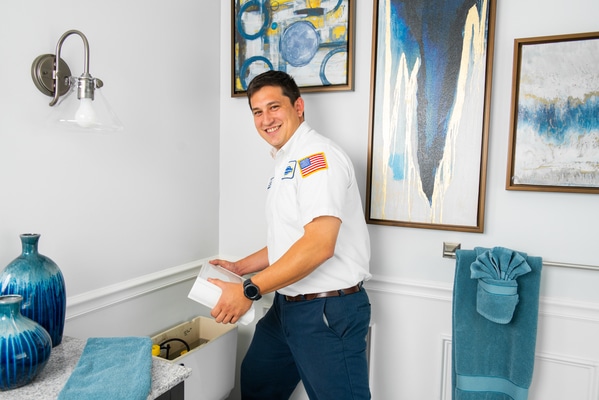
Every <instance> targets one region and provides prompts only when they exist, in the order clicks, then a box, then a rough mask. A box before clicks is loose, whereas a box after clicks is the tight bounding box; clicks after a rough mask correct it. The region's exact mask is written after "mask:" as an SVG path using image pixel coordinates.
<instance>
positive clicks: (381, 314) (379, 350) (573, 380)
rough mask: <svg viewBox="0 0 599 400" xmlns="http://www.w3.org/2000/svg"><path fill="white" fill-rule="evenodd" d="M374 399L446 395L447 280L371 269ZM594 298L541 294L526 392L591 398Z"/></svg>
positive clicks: (595, 354)
mask: <svg viewBox="0 0 599 400" xmlns="http://www.w3.org/2000/svg"><path fill="white" fill-rule="evenodd" d="M365 287H366V288H367V290H368V293H369V295H370V298H371V303H372V304H373V321H372V322H373V323H374V324H376V327H377V329H376V332H374V335H373V338H372V345H373V347H372V352H373V354H372V368H373V370H372V371H371V373H372V385H371V386H372V394H373V397H372V398H373V399H374V400H386V399H400V400H401V399H440V400H451V392H452V386H451V339H452V338H451V323H452V321H451V308H452V307H451V304H452V288H451V287H449V286H443V285H442V284H439V283H436V282H409V281H401V280H397V279H395V280H394V279H388V278H384V277H378V276H376V277H374V279H372V280H371V281H369V282H367V284H366V285H365ZM598 337H599V306H598V305H597V304H589V303H580V302H573V301H571V300H567V299H556V298H541V299H540V308H539V325H538V333H537V348H536V358H535V371H534V376H533V383H532V385H531V388H530V395H529V400H564V399H576V400H597V399H599V346H597V344H596V341H597V338H598Z"/></svg>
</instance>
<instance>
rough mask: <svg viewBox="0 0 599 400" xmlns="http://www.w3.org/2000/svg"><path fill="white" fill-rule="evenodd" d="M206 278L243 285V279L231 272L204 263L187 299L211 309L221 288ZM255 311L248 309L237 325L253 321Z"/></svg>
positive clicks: (220, 292)
mask: <svg viewBox="0 0 599 400" xmlns="http://www.w3.org/2000/svg"><path fill="white" fill-rule="evenodd" d="M208 278H217V279H220V280H221V281H225V282H233V283H243V281H244V279H243V278H242V277H240V276H239V275H235V274H234V273H232V272H231V271H228V270H226V269H224V268H222V267H219V266H218V265H212V264H210V263H205V264H204V265H202V268H200V272H199V273H198V277H197V278H196V281H195V283H194V284H193V287H192V288H191V290H190V291H189V294H188V295H187V297H189V298H190V299H192V300H194V301H197V302H198V303H200V304H203V305H205V306H206V307H208V308H210V309H212V308H214V306H215V305H216V303H217V302H218V299H219V298H220V295H221V294H222V290H221V288H219V287H218V286H216V285H215V284H213V283H210V282H208ZM255 315H256V311H255V309H254V305H253V304H252V308H250V309H249V310H248V311H247V312H246V313H245V314H244V315H243V316H242V317H241V318H240V319H239V321H238V322H239V323H241V324H243V325H247V324H249V323H250V322H252V321H253V320H254V317H255Z"/></svg>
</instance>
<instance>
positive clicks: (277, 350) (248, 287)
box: [211, 71, 371, 400]
mask: <svg viewBox="0 0 599 400" xmlns="http://www.w3.org/2000/svg"><path fill="white" fill-rule="evenodd" d="M247 96H248V100H249V105H250V109H251V110H252V113H253V115H254V124H255V126H256V129H257V130H258V133H259V134H260V136H261V137H262V138H263V139H264V140H266V141H267V142H268V143H269V144H270V145H271V146H272V147H273V150H272V156H273V158H274V160H275V169H274V175H273V177H272V178H271V179H270V182H269V183H268V187H267V200H266V219H267V225H268V230H267V240H266V242H267V244H266V247H264V248H263V249H261V250H259V251H257V252H256V253H253V254H251V255H249V256H247V257H245V258H243V259H241V260H239V261H236V262H230V261H226V260H212V261H211V263H212V264H218V265H221V266H222V267H224V268H227V269H229V270H231V271H232V272H235V273H236V274H238V275H246V274H251V273H255V275H253V276H252V277H251V278H250V279H248V280H246V281H245V282H244V284H243V285H240V284H233V283H229V282H223V281H220V280H211V282H212V283H214V284H216V285H218V286H219V287H220V288H221V289H222V290H223V293H222V295H221V297H220V300H219V302H218V303H217V304H216V306H215V307H214V308H213V309H212V312H211V315H212V316H213V317H214V318H215V320H216V321H217V322H222V323H235V322H236V321H237V320H238V319H239V318H240V317H241V316H242V315H243V314H244V313H245V312H246V311H247V310H248V309H249V308H250V307H251V303H252V301H254V300H258V299H259V298H260V297H261V295H263V294H266V293H270V292H276V293H275V297H274V301H273V305H272V307H271V308H270V310H269V311H268V313H267V314H266V315H265V316H264V317H263V318H262V319H261V320H260V321H259V322H258V323H257V325H256V330H255V333H254V337H253V340H252V343H251V345H250V348H249V349H248V352H247V354H246V356H245V358H244V360H243V363H242V366H241V392H242V398H243V399H244V400H251V399H256V400H274V399H288V398H289V396H290V395H291V393H292V392H293V390H294V389H295V387H296V386H297V384H298V382H299V381H300V379H301V380H302V381H303V384H304V387H305V389H306V392H307V393H308V395H309V396H310V399H330V400H350V399H354V400H358V399H360V400H361V399H370V390H369V386H368V373H367V360H366V335H367V332H368V326H369V322H370V303H369V300H368V296H367V294H366V292H365V290H364V288H363V287H362V282H363V281H364V280H366V279H369V278H370V277H371V275H370V274H369V272H368V271H369V265H368V262H369V257H370V239H369V236H368V230H367V227H366V223H365V220H364V216H363V210H362V204H361V199H360V194H359V191H358V186H357V183H356V178H355V174H354V169H353V166H352V164H351V161H350V160H349V158H348V157H347V155H346V154H345V153H344V152H343V150H341V148H339V147H338V146H337V145H336V144H335V143H333V142H332V141H331V140H329V139H327V138H325V137H323V136H321V135H320V134H318V133H317V132H316V131H314V130H313V129H312V128H310V126H309V125H308V124H307V123H306V122H304V100H303V99H302V97H301V95H300V92H299V89H298V87H297V85H296V83H295V81H294V80H293V78H292V77H291V76H289V75H287V74H286V73H284V72H280V71H268V72H265V73H263V74H260V75H258V76H257V77H255V78H254V79H253V80H252V82H251V83H250V85H249V87H248V89H247Z"/></svg>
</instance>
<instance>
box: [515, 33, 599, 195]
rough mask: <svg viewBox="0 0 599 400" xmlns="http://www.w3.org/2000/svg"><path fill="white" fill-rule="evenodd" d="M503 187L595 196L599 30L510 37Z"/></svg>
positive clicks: (598, 179) (598, 164) (598, 180)
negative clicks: (507, 153)
mask: <svg viewBox="0 0 599 400" xmlns="http://www.w3.org/2000/svg"><path fill="white" fill-rule="evenodd" d="M514 63H515V69H514V71H515V73H514V93H513V95H512V97H513V109H512V139H511V143H510V154H511V163H510V166H509V169H508V180H507V188H508V189H514V190H540V191H561V192H584V193H599V32H594V33H586V34H574V35H559V36H545V37H539V38H527V39H516V40H515V44H514Z"/></svg>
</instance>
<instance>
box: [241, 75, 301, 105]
mask: <svg viewBox="0 0 599 400" xmlns="http://www.w3.org/2000/svg"><path fill="white" fill-rule="evenodd" d="M264 86H278V87H280V88H281V90H282V91H283V95H285V96H287V97H289V100H290V101H291V104H295V101H296V100H297V99H298V98H300V97H301V94H300V90H299V88H298V87H297V84H296V83H295V80H293V77H292V76H291V75H289V74H287V73H285V72H283V71H274V70H270V71H266V72H263V73H261V74H260V75H258V76H256V77H255V78H254V79H252V81H251V82H250V84H249V85H248V88H247V96H248V103H249V104H250V108H252V102H251V98H252V96H253V95H254V93H256V92H257V91H258V90H260V89H262V88H263V87H264Z"/></svg>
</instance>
